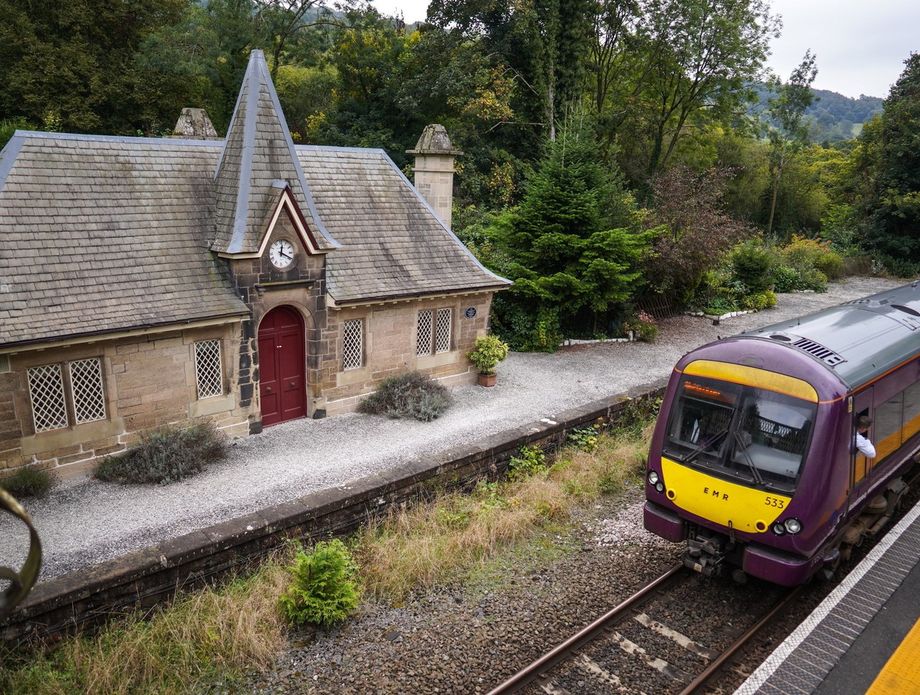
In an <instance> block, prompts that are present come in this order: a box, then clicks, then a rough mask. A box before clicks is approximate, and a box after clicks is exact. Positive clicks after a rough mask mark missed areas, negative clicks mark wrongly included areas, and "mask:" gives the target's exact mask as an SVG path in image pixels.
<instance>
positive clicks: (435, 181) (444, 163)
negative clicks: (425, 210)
mask: <svg viewBox="0 0 920 695" xmlns="http://www.w3.org/2000/svg"><path fill="white" fill-rule="evenodd" d="M406 154H411V155H414V156H415V167H414V169H415V188H416V189H417V190H418V192H419V193H420V194H421V195H422V197H423V198H424V199H425V200H426V201H428V204H429V205H430V206H431V208H432V209H433V210H434V211H435V214H437V216H438V217H440V218H441V221H442V222H444V224H445V225H447V227H448V229H449V228H450V225H451V222H452V219H451V218H452V212H453V210H452V208H453V204H454V157H457V156H459V155H461V154H463V152H461V151H460V150H457V149H454V146H453V145H452V144H451V142H450V137H449V136H448V135H447V130H445V128H444V126H442V125H441V124H440V123H432V124H431V125H426V126H425V130H423V131H422V136H421V137H420V138H419V139H418V142H417V143H416V145H415V149H414V150H406Z"/></svg>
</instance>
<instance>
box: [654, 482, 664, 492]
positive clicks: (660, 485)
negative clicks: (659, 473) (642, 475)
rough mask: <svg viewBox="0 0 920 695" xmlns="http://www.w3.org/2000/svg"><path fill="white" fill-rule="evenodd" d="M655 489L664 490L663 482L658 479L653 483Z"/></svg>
mask: <svg viewBox="0 0 920 695" xmlns="http://www.w3.org/2000/svg"><path fill="white" fill-rule="evenodd" d="M655 489H656V490H658V492H664V483H662V482H661V481H660V480H659V481H658V482H657V483H655Z"/></svg>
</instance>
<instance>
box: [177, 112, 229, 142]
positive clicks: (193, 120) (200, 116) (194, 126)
mask: <svg viewBox="0 0 920 695" xmlns="http://www.w3.org/2000/svg"><path fill="white" fill-rule="evenodd" d="M172 134H173V137H180V138H189V139H192V140H219V139H220V136H218V134H217V130H215V129H214V124H213V123H211V119H210V118H208V112H207V111H205V110H204V109H191V108H188V107H186V108H184V109H182V113H180V114H179V120H178V121H176V127H175V128H173V132H172Z"/></svg>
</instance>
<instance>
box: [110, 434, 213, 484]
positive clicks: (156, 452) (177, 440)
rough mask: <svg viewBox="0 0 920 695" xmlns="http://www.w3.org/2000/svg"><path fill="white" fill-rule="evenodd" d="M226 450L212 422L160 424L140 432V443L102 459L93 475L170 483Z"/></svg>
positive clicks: (189, 473) (112, 479)
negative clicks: (183, 425) (185, 425)
mask: <svg viewBox="0 0 920 695" xmlns="http://www.w3.org/2000/svg"><path fill="white" fill-rule="evenodd" d="M226 450H227V445H226V441H225V440H224V438H223V436H222V435H221V434H220V433H219V432H218V431H217V428H216V427H214V425H213V423H210V422H206V423H201V424H197V425H192V426H191V427H182V428H180V427H163V428H160V429H158V430H154V431H152V432H147V433H145V434H144V435H142V437H141V443H140V444H139V445H138V446H136V447H134V448H133V449H131V450H130V451H128V452H127V453H126V454H123V455H121V456H117V457H116V456H110V457H107V458H105V459H103V460H102V462H101V463H100V464H99V465H98V466H97V467H96V472H95V476H96V477H97V478H99V479H100V480H105V481H114V482H119V483H160V484H165V483H171V482H175V481H177V480H182V479H183V478H188V477H189V476H191V475H194V474H196V473H198V472H200V471H202V470H204V469H205V467H206V466H207V465H208V464H211V463H214V462H216V461H219V460H221V459H222V458H223V457H224V455H225V454H226Z"/></svg>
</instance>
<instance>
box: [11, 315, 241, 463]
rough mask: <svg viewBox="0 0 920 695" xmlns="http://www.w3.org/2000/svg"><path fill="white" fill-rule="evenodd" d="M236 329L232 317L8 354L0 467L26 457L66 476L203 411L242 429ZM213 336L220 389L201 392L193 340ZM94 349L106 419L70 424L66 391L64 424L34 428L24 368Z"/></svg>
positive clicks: (225, 426)
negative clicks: (220, 370) (220, 375)
mask: <svg viewBox="0 0 920 695" xmlns="http://www.w3.org/2000/svg"><path fill="white" fill-rule="evenodd" d="M241 329H242V326H241V324H240V323H232V324H224V325H218V326H210V327H202V328H190V329H186V330H182V331H173V332H165V333H155V334H148V335H146V336H144V335H140V336H134V337H129V338H122V339H119V340H107V341H99V342H96V343H86V344H81V345H72V346H67V347H59V348H47V349H43V350H36V351H31V352H23V353H19V354H15V355H11V356H10V357H9V358H8V359H7V360H4V361H3V362H0V475H2V474H3V472H5V471H8V470H9V469H15V468H18V467H21V466H25V465H36V466H39V467H41V468H47V469H54V470H55V473H58V474H60V475H62V476H64V477H68V476H71V475H75V474H79V473H85V472H86V471H87V470H88V469H89V468H90V467H91V466H92V465H93V464H94V463H95V462H96V460H97V459H99V458H100V457H103V456H106V455H109V454H113V453H118V452H121V451H124V450H125V449H126V448H127V447H129V446H131V445H133V444H135V443H136V442H137V441H138V440H139V438H140V434H141V433H142V432H144V431H145V430H150V429H153V428H156V427H160V426H162V425H167V424H181V423H187V422H189V421H195V420H203V419H207V420H211V421H213V422H214V423H215V424H216V425H217V427H218V428H219V429H221V430H222V431H224V432H225V433H226V434H227V435H228V436H230V437H239V436H243V435H245V434H247V433H248V431H249V426H248V420H249V415H250V409H251V408H250V407H247V406H246V405H243V404H241V401H240V397H239V388H238V381H239V370H238V368H237V365H238V363H239V344H240V335H241ZM210 339H220V340H221V350H222V362H223V378H224V395H223V396H214V397H211V398H206V399H201V400H199V399H198V393H197V381H196V375H195V345H194V344H195V342H196V341H199V340H210ZM93 357H98V358H100V359H101V365H102V379H103V385H104V393H105V406H106V407H105V411H106V417H105V419H102V420H97V421H94V422H87V423H83V424H75V418H74V417H73V404H72V398H70V397H68V410H69V416H68V420H69V425H68V426H67V427H64V428H60V429H53V430H48V431H44V432H37V433H36V431H35V426H34V423H33V414H32V403H31V400H30V396H29V384H28V369H29V368H30V367H36V366H40V365H47V364H63V363H69V362H71V361H73V360H82V359H88V358H93ZM3 369H5V370H6V371H3ZM65 375H66V371H65ZM67 383H68V381H67V380H66V378H65V384H67ZM65 391H68V389H66V388H65ZM69 393H72V391H69Z"/></svg>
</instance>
